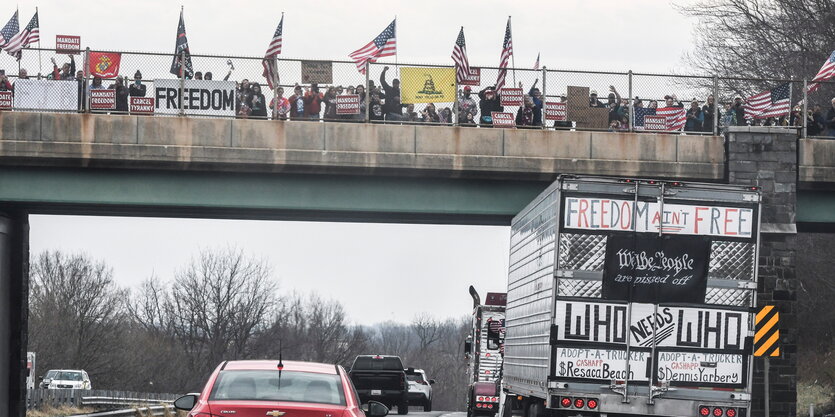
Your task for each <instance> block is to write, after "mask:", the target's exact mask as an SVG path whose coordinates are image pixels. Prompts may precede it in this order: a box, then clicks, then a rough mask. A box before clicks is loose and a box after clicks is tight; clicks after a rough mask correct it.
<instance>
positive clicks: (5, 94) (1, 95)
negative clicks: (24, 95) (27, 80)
mask: <svg viewBox="0 0 835 417" xmlns="http://www.w3.org/2000/svg"><path fill="white" fill-rule="evenodd" d="M11 109H12V92H11V91H0V111H3V110H11Z"/></svg>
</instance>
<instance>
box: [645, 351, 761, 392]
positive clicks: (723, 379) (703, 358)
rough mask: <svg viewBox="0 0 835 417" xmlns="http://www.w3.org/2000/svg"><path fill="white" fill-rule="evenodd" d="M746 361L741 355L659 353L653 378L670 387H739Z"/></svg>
mask: <svg viewBox="0 0 835 417" xmlns="http://www.w3.org/2000/svg"><path fill="white" fill-rule="evenodd" d="M746 362H747V358H746V356H744V355H742V354H740V353H712V352H711V353H707V352H673V351H669V352H665V351H659V352H658V361H657V365H656V371H655V377H656V378H657V380H659V381H670V385H683V386H687V385H691V386H702V385H708V386H722V385H734V386H741V385H743V384H744V383H745V380H746V379H747V375H746V374H747V373H746V372H745V370H746V369H747V366H746Z"/></svg>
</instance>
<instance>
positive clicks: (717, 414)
mask: <svg viewBox="0 0 835 417" xmlns="http://www.w3.org/2000/svg"><path fill="white" fill-rule="evenodd" d="M722 414H725V410H723V409H721V408H719V407H716V408H714V409H713V417H722Z"/></svg>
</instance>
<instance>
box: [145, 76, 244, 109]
mask: <svg viewBox="0 0 835 417" xmlns="http://www.w3.org/2000/svg"><path fill="white" fill-rule="evenodd" d="M154 90H155V92H154V99H155V100H154V101H155V102H154V104H155V107H154V109H155V113H157V114H177V113H179V111H180V80H170V79H155V80H154ZM182 106H183V111H184V112H185V113H186V114H199V115H202V116H234V115H235V82H234V81H209V80H186V81H185V88H184V89H183V97H182Z"/></svg>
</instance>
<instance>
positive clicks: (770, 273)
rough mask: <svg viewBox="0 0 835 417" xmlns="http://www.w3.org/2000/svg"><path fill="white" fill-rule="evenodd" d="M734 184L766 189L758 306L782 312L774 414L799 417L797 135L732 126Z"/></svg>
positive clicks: (759, 404) (756, 405) (758, 402)
mask: <svg viewBox="0 0 835 417" xmlns="http://www.w3.org/2000/svg"><path fill="white" fill-rule="evenodd" d="M726 139H727V146H728V152H727V155H728V182H730V183H731V184H739V185H752V186H758V187H760V189H761V190H762V196H763V206H762V207H763V208H762V213H761V244H760V253H759V287H758V289H757V305H758V306H763V305H766V304H771V305H775V306H776V307H777V308H778V309H779V312H780V336H781V337H780V340H779V343H780V353H781V356H780V357H776V358H771V363H770V372H769V382H770V386H771V389H770V397H771V401H770V414H771V415H773V416H792V417H793V416H795V415H796V403H797V330H796V329H795V327H796V324H797V321H796V317H797V316H796V301H797V298H796V293H795V286H796V285H797V279H796V275H795V259H796V249H795V248H796V237H797V225H796V220H795V219H796V213H797V178H798V177H797V162H798V159H797V140H798V136H797V132H795V131H793V130H789V129H778V128H770V127H754V126H751V127H731V128H730V129H729V132H728V134H727V136H726ZM763 363H764V362H763V359H760V358H756V359H755V360H754V392H753V405H752V406H753V410H751V411H752V412H751V413H749V415H752V416H757V415H763V413H764V409H765V402H764V397H765V395H764V394H765V391H764V389H765V386H764V380H765V377H764V373H763V372H764V366H763Z"/></svg>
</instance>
